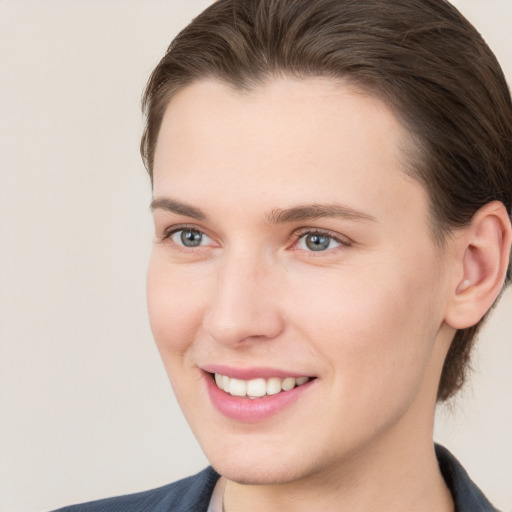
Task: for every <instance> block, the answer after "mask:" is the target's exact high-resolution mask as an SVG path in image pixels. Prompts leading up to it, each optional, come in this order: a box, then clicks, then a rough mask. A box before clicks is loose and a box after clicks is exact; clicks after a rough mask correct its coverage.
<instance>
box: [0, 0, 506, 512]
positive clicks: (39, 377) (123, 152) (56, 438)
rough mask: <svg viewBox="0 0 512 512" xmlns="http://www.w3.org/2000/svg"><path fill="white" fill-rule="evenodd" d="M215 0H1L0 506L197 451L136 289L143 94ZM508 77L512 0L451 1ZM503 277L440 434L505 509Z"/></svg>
mask: <svg viewBox="0 0 512 512" xmlns="http://www.w3.org/2000/svg"><path fill="white" fill-rule="evenodd" d="M208 3H209V2H208V1H207V0H202V1H200V0H187V1H185V0H174V1H171V0H87V1H82V0H0V170H1V173H0V219H1V220H0V243H1V247H0V341H1V345H0V486H1V488H0V510H1V511H2V512H40V511H43V510H48V509H51V508H55V507H57V506H62V505H64V504H69V503H72V502H78V501H84V500H90V499H93V498H99V497H103V496H108V495H114V494H121V493H128V492H132V491H136V490H143V489H146V488H150V487H154V486H158V485H161V484H164V483H167V482H170V481H172V480H175V479H177V478H180V477H182V476H185V475H188V474H191V473H192V472H195V471H197V470H199V469H201V468H202V467H203V466H204V465H205V464H206V460H205V459H204V456H203V455H202V454H201V452H200V450H199V448H198V447H197V445H196V443H195V440H194V439H193V437H192V436H191V434H190V433H189V432H188V428H187V426H186V424H185V422H184V420H183V418H182V416H181V413H180V412H179V410H178V408H177V405H176V402H175V400H174V398H173V397H172V393H171V391H170V388H169V386H168V383H167V379H166V376H165V374H164V371H163V367H162V365H161V363H160V361H159V358H158V355H157V351H156V349H155V347H154V345H153V342H152V338H151V334H150V330H149V327H148V322H147V318H146V306H145V290H144V287H145V286H144V280H145V267H146V262H147V258H148V252H149V248H150V243H151V222H150V216H149V213H148V204H149V200H150V188H149V183H148V180H147V178H146V176H145V171H144V170H143V167H142V164H141V162H140V158H139V155H138V143H139V135H140V130H141V125H142V124H141V115H140V112H139V99H140V93H141V90H142V88H143V84H144V83H145V80H146V79H147V77H148V74H149V72H150V71H151V69H152V67H153V66H154V65H155V64H156V62H157V60H158V59H159V57H160V56H161V55H162V54H163V51H164V49H165V48H166V46H167V44H168V43H169V42H170V40H171V39H172V37H173V36H174V35H175V34H176V32H177V30H178V29H179V28H181V27H183V26H184V25H185V24H186V23H187V22H188V21H189V20H190V19H191V18H192V17H193V16H194V15H195V14H196V13H198V12H199V11H200V10H201V9H202V8H204V7H205V6H206V5H207V4H208ZM457 5H458V6H459V7H460V8H461V9H462V11H463V12H465V13H466V15H467V16H468V17H469V18H470V20H472V21H473V22H474V23H475V24H476V25H477V27H479V29H480V30H481V31H482V32H483V34H484V35H485V37H486V38H487V40H488V42H489V43H490V45H491V47H492V48H493V49H494V50H495V52H496V53H497V55H498V57H499V58H500V60H501V61H502V63H503V66H504V68H505V70H506V72H507V74H508V77H509V80H512V36H511V31H510V26H511V22H512V0H486V1H485V2H484V1H483V0H459V1H458V2H457ZM511 338H512V293H511V291H510V290H509V292H508V294H507V295H506V297H505V298H504V300H503V302H502V304H501V305H500V307H499V308H498V309H497V311H496V313H495V314H494V316H493V318H492V321H491V323H490V324H489V326H488V329H487V330H486V331H485V333H484V335H482V338H481V342H480V345H479V349H478V354H477V355H478V357H477V359H476V362H475V366H476V369H477V372H476V374H475V375H474V378H473V381H472V386H471V387H470V388H468V389H467V391H466V393H465V394H464V397H463V398H461V399H460V400H459V401H458V402H456V403H455V404H454V405H453V410H452V412H446V411H441V412H440V415H439V421H438V427H437V434H436V438H437V439H438V440H441V441H442V442H443V443H445V444H446V445H447V446H449V447H450V449H452V451H453V452H455V454H456V455H457V456H458V457H459V458H460V459H461V461H462V462H463V463H464V464H465V465H466V467H467V469H468V471H469V472H470V474H471V475H472V476H473V478H474V479H475V480H476V481H477V482H478V483H479V485H481V487H482V488H483V489H484V490H485V492H486V493H487V494H488V495H489V497H490V498H491V499H492V500H494V502H495V504H496V505H498V506H499V507H501V508H502V509H503V510H505V511H512V485H510V483H511V482H512V438H511V433H512V411H511V408H512V407H511V406H512V376H511V374H512V372H511V362H512V343H511V341H512V340H511Z"/></svg>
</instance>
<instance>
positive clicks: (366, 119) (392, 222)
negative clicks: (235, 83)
mask: <svg viewBox="0 0 512 512" xmlns="http://www.w3.org/2000/svg"><path fill="white" fill-rule="evenodd" d="M406 150H407V135H406V133H405V132H404V130H403V128H402V127H401V125H400V124H399V123H398V121H397V120H396V118H395V117H394V116H393V114H392V113H391V112H390V110H389V109H388V108H387V107H386V106H385V105H384V104H383V103H382V102H380V101H379V100H378V99H376V98H374V97H372V96H368V95H366V94H363V93H361V92H360V91H357V90H355V89H354V88H351V87H349V86H348V85H340V84H337V83H333V82H331V81H328V80H326V79H308V80H301V81H296V80H292V79H280V80H275V81H270V82H269V83H267V84H266V85H264V86H260V87H259V88H257V89H255V90H254V91H252V92H244V93H240V92H236V91H234V90H232V89H230V88H228V87H226V86H225V85H222V84H220V83H217V82H214V81H211V82H200V83H196V84H193V85H191V86H188V87H187V88H185V89H184V90H182V91H180V92H179V93H178V94H177V95H176V96H175V97H174V98H173V99H172V101H171V102H170V104H169V106H168V109H167V111H166V113H165V117H164V119H163V124H162V127H161V131H160V134H159V139H158V143H157V148H156V153H155V165H154V201H153V213H154V221H155V232H156V234H155V242H154V247H153V252H152V256H151V261H150V266H149V274H148V302H149V313H150V321H151V326H152V330H153V333H154V336H155V339H156V342H157V345H158V348H159V351H160V354H161V356H162V359H163V362H164V364H165V367H166V369H167V372H168V375H169V378H170V381H171V384H172V386H173V389H174V391H175V393H176V396H177V398H178V401H179V403H180V405H181V407H182V409H183V412H184V414H185V416H186V418H187V420H188V422H189V424H190V426H191V428H192V430H193V431H194V433H195V435H196V437H197V439H198V440H199V442H200V444H201V446H202V448H203V450H204V451H205V453H206V455H207V457H208V458H209V460H210V461H211V462H212V464H213V465H214V467H216V469H217V470H218V471H219V472H221V473H222V474H223V475H224V476H226V477H227V478H229V479H232V480H235V481H240V482H256V483H270V482H272V483H274V482H290V481H294V480H298V479H301V478H304V477H308V476H313V475H320V474H322V472H326V471H331V472H332V470H333V468H341V467H343V465H345V466H346V465H347V464H348V463H349V461H351V460H352V461H353V460H363V459H364V455H365V454H366V455H369V454H370V453H377V451H378V450H379V449H384V447H385V446H386V447H387V448H389V447H390V446H393V443H401V445H402V446H403V444H404V443H407V442H408V441H409V440H410V442H417V441H418V439H417V437H418V436H423V437H424V438H426V439H429V442H430V443H431V439H432V437H431V435H432V434H431V431H430V430H429V429H431V422H432V416H433V409H434V403H435V393H436V387H437V382H438V379H439V373H440V371H441V366H442V360H443V357H444V354H445V352H444V348H442V347H443V345H442V343H441V339H442V338H443V336H444V334H443V312H444V310H445V301H444V299H443V297H444V295H445V292H446V290H445V288H446V286H447V281H448V279H447V270H446V265H445V263H444V259H443V254H442V253H441V252H440V250H438V249H437V248H436V246H435V244H434V243H433V240H432V236H431V233H430V231H429V229H428V213H427V212H428V199H427V196H426V193H425V191H424V190H423V188H422V187H421V186H420V185H419V184H418V183H417V182H415V181H414V180H412V179H410V178H408V177H407V176H406V174H405V173H404V165H405V164H404V162H405V161H406V158H405V156H404V152H405V151H406ZM221 388H222V389H221ZM226 390H227V391H226ZM429 432H430V433H429ZM429 436H430V438H429ZM387 448H386V449H387ZM394 448H396V447H394ZM394 448H393V449H394Z"/></svg>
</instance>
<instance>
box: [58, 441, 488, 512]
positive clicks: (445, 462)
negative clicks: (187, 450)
mask: <svg viewBox="0 0 512 512" xmlns="http://www.w3.org/2000/svg"><path fill="white" fill-rule="evenodd" d="M436 455H437V460H438V462H439V468H440V470H441V473H442V475H443V477H444V479H445V481H446V484H447V486H448V488H449V489H450V491H451V493H452V496H453V501H454V503H455V512H497V510H496V509H495V508H494V507H493V506H492V505H491V504H490V503H489V501H488V500H487V498H486V497H485V496H484V495H483V493H482V491H480V489H478V487H477V486H476V485H475V484H474V483H473V482H472V481H471V479H470V478H469V476H468V474H467V473H466V471H465V470H464V468H463V467H462V466H461V464H460V463H459V462H458V461H457V459H456V458H455V457H454V456H453V455H452V454H451V453H450V452H449V451H448V450H447V449H446V448H443V447H442V446H440V445H436ZM218 479H219V475H218V473H216V472H215V471H214V469H213V468H211V467H208V468H206V469H204V470H203V471H201V472H200V473H198V474H197V475H195V476H191V477H188V478H185V479H183V480H179V481H178V482H175V483H172V484H169V485H166V486H164V487H159V488H157V489H153V490H151V491H145V492H139V493H136V494H128V495H126V496H119V497H117V498H107V499H104V500H99V501H91V502H89V503H84V504H82V505H74V506H71V507H64V508H61V509H59V510H58V511H55V512H206V511H207V509H208V504H209V502H210V498H211V495H212V493H213V489H214V487H215V484H216V483H217V480H218Z"/></svg>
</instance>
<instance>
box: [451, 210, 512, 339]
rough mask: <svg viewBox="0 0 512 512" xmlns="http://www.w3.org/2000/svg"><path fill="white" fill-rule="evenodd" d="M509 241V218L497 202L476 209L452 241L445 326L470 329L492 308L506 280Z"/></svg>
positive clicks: (510, 237)
mask: <svg viewBox="0 0 512 512" xmlns="http://www.w3.org/2000/svg"><path fill="white" fill-rule="evenodd" d="M511 239H512V228H511V224H510V218H509V216H508V213H507V211H506V208H505V206H504V205H503V204H502V203H500V202H498V201H494V202H492V203H489V204H487V205H485V206H484V207H482V208H481V209H480V210H478V212H477V213H476V214H475V216H474V217H473V220H472V221H471V224H470V225H469V226H468V227H467V228H465V229H464V230H463V234H462V236H460V237H459V238H458V239H457V240H456V242H455V243H456V244H457V245H458V246H459V247H458V248H457V251H456V252H457V254H458V255H459V257H458V262H457V269H458V270H457V277H456V281H455V283H454V291H453V294H452V297H451V300H450V301H449V307H448V311H447V314H446V318H445V321H446V323H447V324H448V325H450V326H452V327H454V328H456V329H465V328H467V327H471V326H472V325H475V324H476V323H478V322H479V321H480V319H481V318H482V317H483V316H484V315H485V313H486V312H487V310H488V309H489V308H490V307H491V306H492V304H493V303H494V301H495V300H496V297H497V296H498V295H499V293H500V291H501V289H502V287H503V283H504V281H505V275H506V272H507V267H508V263H509V255H510V246H511ZM461 276H462V277H461Z"/></svg>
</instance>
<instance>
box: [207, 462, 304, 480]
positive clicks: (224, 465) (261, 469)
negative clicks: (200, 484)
mask: <svg viewBox="0 0 512 512" xmlns="http://www.w3.org/2000/svg"><path fill="white" fill-rule="evenodd" d="M213 462H214V461H213ZM212 466H213V467H214V469H215V471H217V473H219V474H220V475H222V476H223V477H225V478H227V479H228V480H231V481H232V482H236V483H237V484H242V485H276V484H287V483H290V482H294V481H297V480H300V479H302V478H304V477H306V476H308V472H307V471H306V470H305V468H303V467H301V468H297V467H295V468H294V469H293V470H292V469H291V468H290V464H288V463H286V462H283V461H282V460H281V461H275V460H268V461H266V463H265V464H264V465H259V464H254V463H253V464H244V463H238V462H232V461H229V462H228V461H226V462H224V461H222V462H220V463H218V464H216V463H215V462H214V463H213V464H212Z"/></svg>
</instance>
